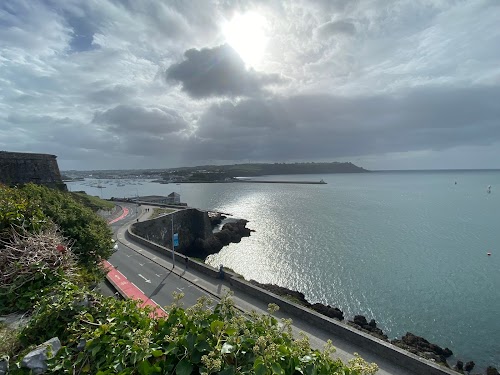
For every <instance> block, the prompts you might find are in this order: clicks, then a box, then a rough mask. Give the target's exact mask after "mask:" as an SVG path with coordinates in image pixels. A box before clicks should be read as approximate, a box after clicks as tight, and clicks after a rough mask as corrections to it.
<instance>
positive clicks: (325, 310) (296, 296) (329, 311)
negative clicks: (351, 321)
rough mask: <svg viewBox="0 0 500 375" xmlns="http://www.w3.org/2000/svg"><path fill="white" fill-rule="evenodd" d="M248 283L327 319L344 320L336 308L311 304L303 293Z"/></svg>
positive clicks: (280, 287) (270, 285)
mask: <svg viewBox="0 0 500 375" xmlns="http://www.w3.org/2000/svg"><path fill="white" fill-rule="evenodd" d="M250 282H251V283H252V284H254V285H257V286H258V287H260V288H262V289H265V290H268V291H270V292H271V293H274V294H277V295H278V296H282V297H285V298H289V299H291V300H292V301H293V302H296V303H298V304H299V305H302V306H305V307H308V308H310V309H312V310H314V311H316V312H318V313H320V314H323V315H325V316H327V317H329V318H334V319H338V320H343V319H344V313H343V312H342V310H340V309H339V308H337V307H332V306H330V305H323V304H322V303H315V304H311V303H310V302H309V301H308V300H306V298H305V296H304V293H301V292H298V291H296V290H291V289H288V288H284V287H282V286H278V285H274V284H261V283H259V282H257V281H255V280H250Z"/></svg>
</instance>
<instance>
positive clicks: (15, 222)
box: [0, 184, 50, 238]
mask: <svg viewBox="0 0 500 375" xmlns="http://www.w3.org/2000/svg"><path fill="white" fill-rule="evenodd" d="M49 222H50V220H49V219H48V218H47V216H46V215H45V214H44V213H43V211H42V209H41V208H40V205H39V203H38V201H33V200H30V199H28V197H26V195H25V194H24V193H23V192H22V191H21V190H19V189H18V188H9V187H7V186H4V185H1V184H0V238H6V237H8V236H9V235H8V232H9V230H10V229H11V228H12V227H17V228H23V229H26V230H27V231H30V232H37V231H39V230H41V229H43V228H46V227H47V225H48V224H49Z"/></svg>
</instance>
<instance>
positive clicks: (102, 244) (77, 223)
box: [22, 184, 112, 269]
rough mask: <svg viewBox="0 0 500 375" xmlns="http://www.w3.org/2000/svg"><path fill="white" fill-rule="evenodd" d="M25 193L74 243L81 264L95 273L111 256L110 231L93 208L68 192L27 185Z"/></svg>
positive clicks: (23, 190)
mask: <svg viewBox="0 0 500 375" xmlns="http://www.w3.org/2000/svg"><path fill="white" fill-rule="evenodd" d="M22 192H23V193H24V194H25V196H26V197H27V198H28V199H29V200H30V201H35V202H39V207H40V208H41V210H42V212H43V213H44V214H45V215H46V216H48V217H50V218H51V219H52V221H53V222H54V223H55V224H57V225H58V227H59V228H60V229H61V231H62V233H63V234H64V236H66V237H68V238H70V239H72V240H74V241H75V244H74V246H73V252H74V253H75V255H76V256H77V257H78V261H79V263H80V264H82V265H84V266H86V267H87V268H89V269H92V268H94V267H96V266H98V265H99V264H100V261H101V258H104V259H107V258H109V257H110V256H111V254H112V243H111V235H112V234H111V230H110V229H109V227H108V225H107V223H106V222H105V221H104V220H103V219H102V218H100V217H99V216H97V215H96V214H95V213H94V212H93V211H92V210H91V209H90V208H88V207H85V206H83V205H82V204H80V203H78V202H77V201H76V200H75V199H73V197H72V195H71V194H70V193H67V192H62V191H58V190H53V189H49V188H47V187H45V186H40V185H35V184H27V185H25V186H23V187H22Z"/></svg>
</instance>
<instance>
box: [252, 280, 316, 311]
mask: <svg viewBox="0 0 500 375" xmlns="http://www.w3.org/2000/svg"><path fill="white" fill-rule="evenodd" d="M250 282H251V283H252V284H254V285H257V286H258V287H259V288H262V289H265V290H268V291H269V292H271V293H274V294H276V295H278V296H282V297H289V298H291V299H292V300H295V301H296V303H298V304H299V305H303V306H306V307H310V306H311V304H310V303H309V302H308V301H307V300H306V297H305V296H304V293H301V292H298V291H296V290H291V289H288V288H285V287H282V286H278V285H274V284H261V283H259V282H258V281H255V280H250Z"/></svg>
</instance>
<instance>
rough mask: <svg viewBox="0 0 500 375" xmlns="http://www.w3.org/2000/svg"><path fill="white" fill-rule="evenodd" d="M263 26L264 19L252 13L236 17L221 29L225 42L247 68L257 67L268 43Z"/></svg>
mask: <svg viewBox="0 0 500 375" xmlns="http://www.w3.org/2000/svg"><path fill="white" fill-rule="evenodd" d="M265 26H266V20H265V18H264V17H262V16H261V15H260V14H258V13H253V12H252V13H245V14H239V15H236V16H235V17H233V19H232V20H231V21H229V22H228V23H227V24H226V25H224V27H223V33H224V37H225V38H226V42H227V43H228V44H229V45H230V46H231V47H233V48H234V50H235V51H236V52H237V53H238V55H240V57H241V58H242V59H243V61H244V62H245V64H246V65H247V66H249V67H256V66H258V65H259V63H260V62H261V61H262V57H263V56H264V51H265V49H266V45H267V41H268V38H267V36H266V33H265Z"/></svg>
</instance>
